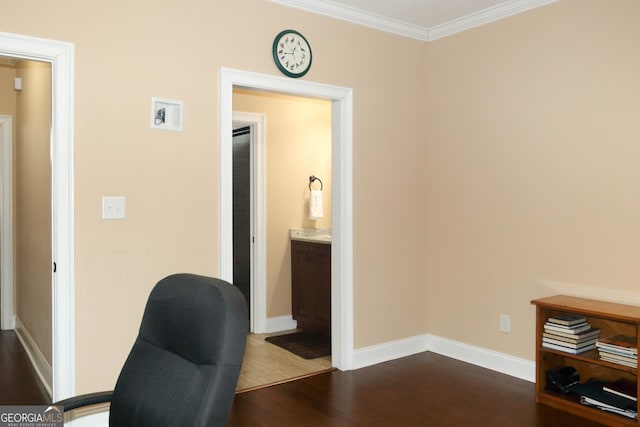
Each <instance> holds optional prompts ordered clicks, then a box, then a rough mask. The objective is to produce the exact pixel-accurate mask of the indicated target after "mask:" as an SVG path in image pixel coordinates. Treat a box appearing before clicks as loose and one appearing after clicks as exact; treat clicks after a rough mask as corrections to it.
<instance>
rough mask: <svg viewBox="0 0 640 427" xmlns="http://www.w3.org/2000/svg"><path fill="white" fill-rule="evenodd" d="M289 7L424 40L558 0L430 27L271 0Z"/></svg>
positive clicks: (323, 2) (505, 6)
mask: <svg viewBox="0 0 640 427" xmlns="http://www.w3.org/2000/svg"><path fill="white" fill-rule="evenodd" d="M267 1H270V2H272V3H277V4H280V5H283V6H287V7H293V8H297V9H303V10H306V11H308V12H313V13H317V14H320V15H324V16H329V17H331V18H336V19H340V20H342V21H347V22H351V23H354V24H358V25H363V26H365V27H370V28H374V29H377V30H380V31H386V32H388V33H393V34H398V35H401V36H404V37H410V38H414V39H418V40H422V41H433V40H437V39H439V38H443V37H446V36H450V35H453V34H456V33H459V32H462V31H465V30H469V29H471V28H475V27H479V26H481V25H486V24H489V23H491V22H494V21H498V20H500V19H503V18H506V17H509V16H512V15H516V14H518V13H522V12H526V11H528V10H531V9H535V8H537V7H540V6H544V5H546V4H549V3H554V2H556V1H558V0H510V1H506V2H504V3H501V4H499V5H497V6H493V7H490V8H488V9H484V10H481V11H478V12H475V13H471V14H469V15H466V16H462V17H460V18H457V19H454V20H452V21H449V22H444V23H442V24H439V25H435V26H433V27H430V28H427V27H422V26H420V25H414V24H409V23H406V22H402V21H398V20H395V19H390V18H385V17H384V16H380V15H376V14H373V13H370V12H366V11H363V10H360V9H355V8H351V7H347V6H344V5H341V4H338V3H336V2H333V1H330V0H267Z"/></svg>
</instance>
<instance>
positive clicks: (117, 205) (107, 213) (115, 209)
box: [102, 197, 125, 219]
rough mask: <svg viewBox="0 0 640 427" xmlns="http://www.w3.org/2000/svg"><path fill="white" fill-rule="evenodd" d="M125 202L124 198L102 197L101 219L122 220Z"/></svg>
mask: <svg viewBox="0 0 640 427" xmlns="http://www.w3.org/2000/svg"><path fill="white" fill-rule="evenodd" d="M124 218H125V200H124V197H103V198H102V219H124Z"/></svg>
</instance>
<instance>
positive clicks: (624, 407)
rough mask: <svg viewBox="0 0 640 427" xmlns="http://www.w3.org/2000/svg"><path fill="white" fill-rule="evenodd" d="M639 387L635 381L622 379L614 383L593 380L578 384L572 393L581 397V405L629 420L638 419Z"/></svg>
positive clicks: (573, 387)
mask: <svg viewBox="0 0 640 427" xmlns="http://www.w3.org/2000/svg"><path fill="white" fill-rule="evenodd" d="M637 389H638V385H637V383H636V382H635V381H631V380H628V379H626V378H620V379H619V380H616V381H613V382H605V381H600V380H597V379H591V380H589V381H587V382H586V383H583V384H576V385H574V386H572V387H571V391H572V392H573V393H576V394H578V395H580V403H582V404H583V405H587V406H591V407H594V408H597V409H601V410H603V411H607V412H613V413H615V414H618V415H623V416H625V417H628V418H633V419H637V418H638V394H637Z"/></svg>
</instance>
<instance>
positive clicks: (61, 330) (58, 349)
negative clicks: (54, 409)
mask: <svg viewBox="0 0 640 427" xmlns="http://www.w3.org/2000/svg"><path fill="white" fill-rule="evenodd" d="M74 51H75V48H74V45H73V44H72V43H66V42H60V41H55V40H46V39H40V38H35V37H27V36H22V35H18V34H10V33H2V32H0V56H10V57H13V58H21V59H28V60H33V61H44V62H49V63H50V64H51V78H52V82H51V83H52V85H51V88H52V94H51V95H52V97H51V98H52V105H51V145H50V149H51V228H52V231H51V232H52V235H51V238H52V248H51V249H52V255H53V261H54V262H55V265H56V272H55V274H54V273H53V270H52V274H51V284H52V290H51V296H52V305H53V306H52V329H53V330H52V334H53V337H52V346H53V349H52V353H53V354H52V359H53V360H52V371H53V378H52V381H53V384H52V392H53V396H52V398H53V401H57V400H60V399H64V398H66V397H70V396H72V395H73V394H74V392H75V342H74V339H75V328H74V312H75V310H74V246H73V245H74V230H73V224H74V217H73V127H74V117H73V114H74V103H73V99H74Z"/></svg>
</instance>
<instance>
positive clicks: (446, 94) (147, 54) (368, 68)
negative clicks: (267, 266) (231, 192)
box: [0, 0, 640, 392]
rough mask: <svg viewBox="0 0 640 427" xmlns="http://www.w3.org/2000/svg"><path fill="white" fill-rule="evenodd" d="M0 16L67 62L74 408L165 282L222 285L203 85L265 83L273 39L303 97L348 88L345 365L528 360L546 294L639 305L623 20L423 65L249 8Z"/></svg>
mask: <svg viewBox="0 0 640 427" xmlns="http://www.w3.org/2000/svg"><path fill="white" fill-rule="evenodd" d="M3 7H4V9H3V12H5V13H3V14H2V16H0V27H1V28H2V29H3V31H6V32H12V33H19V34H26V35H31V36H37V37H45V38H50V39H56V40H63V41H67V42H72V43H74V44H75V80H76V86H75V89H76V93H75V109H76V114H75V153H74V154H75V222H76V223H75V235H76V242H75V250H76V257H75V268H76V271H75V277H76V283H75V286H76V295H75V296H76V300H75V303H76V313H75V319H76V382H77V391H78V392H84V391H89V390H96V389H98V390H99V389H103V388H108V387H112V386H113V384H114V382H115V378H116V376H117V373H118V371H119V369H120V367H121V365H122V363H123V361H124V359H125V357H126V354H127V352H128V350H129V348H130V346H131V343H132V342H133V339H134V337H135V335H136V333H137V328H138V324H139V320H140V316H141V314H142V310H143V307H144V303H145V300H146V297H147V295H148V292H149V290H150V289H151V287H152V286H153V284H154V283H155V282H156V281H157V280H158V279H159V278H161V277H162V276H164V275H166V274H168V273H171V272H176V271H191V272H195V273H204V274H213V275H215V274H216V273H217V271H218V265H217V259H218V236H217V221H218V216H217V212H218V206H217V200H218V194H217V185H218V167H217V165H218V141H217V139H218V123H217V119H218V115H219V111H218V70H219V69H220V67H229V68H237V69H242V70H250V71H255V72H258V73H266V74H272V75H278V71H277V69H276V68H275V66H274V64H273V61H272V59H271V43H272V40H273V37H274V36H275V35H276V34H277V33H278V32H279V31H281V30H282V29H285V28H291V27H295V28H296V29H298V30H300V31H302V32H303V33H304V34H305V36H306V37H307V39H308V40H309V41H310V43H311V45H312V48H313V52H314V55H315V56H314V61H313V67H312V69H311V71H310V72H309V73H308V74H307V75H306V76H304V79H305V80H309V81H317V82H321V83H328V84H334V85H340V86H346V87H351V88H353V93H354V128H353V131H354V132H353V134H354V146H353V159H354V160H353V211H354V218H353V223H354V254H353V255H354V266H353V267H354V270H353V271H354V316H355V318H354V328H355V331H354V332H355V336H354V343H355V346H356V348H362V347H365V346H369V345H374V344H380V343H384V342H388V341H393V340H398V339H402V338H406V337H411V336H416V335H420V334H424V333H434V334H437V335H442V336H445V337H447V338H451V339H454V340H460V341H463V342H467V343H470V344H475V345H479V346H481V347H485V348H488V349H491V350H496V351H503V352H506V353H508V354H512V355H515V356H522V357H526V358H529V359H532V357H533V320H532V319H533V310H532V308H531V307H530V306H529V300H530V299H531V298H533V297H538V296H543V295H546V294H551V293H555V292H556V290H555V289H554V288H553V286H552V285H550V283H565V284H573V285H575V287H574V288H573V289H574V290H575V291H576V292H578V293H579V292H582V291H584V289H585V288H584V287H583V286H590V287H591V288H592V289H593V288H595V289H596V290H600V291H602V293H607V292H608V291H609V290H611V289H613V290H619V291H629V293H630V294H632V295H636V293H635V292H634V291H633V289H634V286H637V283H638V270H637V268H635V266H634V265H632V263H633V261H634V259H633V257H634V254H637V253H638V247H637V242H638V241H640V239H638V237H639V236H638V234H639V230H638V221H637V218H638V216H639V215H638V213H639V212H638V208H639V206H638V203H639V201H640V197H638V193H637V192H638V190H637V189H638V188H639V187H638V185H637V182H638V178H639V177H638V173H639V172H638V170H639V169H638V168H637V161H636V160H637V158H638V154H639V153H638V151H637V150H638V144H637V140H638V138H637V137H638V135H637V128H634V127H633V125H632V124H631V123H635V121H637V117H638V115H639V114H638V113H639V111H638V105H639V104H638V103H637V99H638V95H639V90H638V84H639V80H638V79H637V76H638V75H639V74H638V71H639V70H638V63H637V61H638V56H637V55H635V53H636V52H637V50H638V40H639V39H640V38H639V37H638V36H639V34H638V29H637V28H638V27H637V25H635V22H637V21H638V17H640V11H639V10H638V7H639V3H638V2H637V1H635V0H615V1H611V2H609V1H608V2H603V1H600V0H582V1H579V2H578V1H566V2H559V3H555V4H551V5H548V6H545V7H542V8H540V9H537V10H534V11H531V12H527V13H525V14H523V15H518V16H514V17H511V18H508V19H505V20H502V21H499V22H496V23H493V24H491V25H488V26H485V27H481V28H478V29H474V30H470V31H468V32H464V33H461V34H458V35H455V36H452V37H448V38H445V39H441V40H438V41H435V42H432V43H429V44H425V43H423V42H419V41H416V40H412V39H407V38H402V37H399V36H395V35H391V34H386V33H383V32H379V31H375V30H372V29H368V28H364V27H359V26H355V25H352V24H349V23H345V22H339V21H336V20H333V19H329V18H325V17H321V16H318V15H315V14H310V13H305V12H302V11H299V10H295V9H289V8H284V7H281V6H278V5H275V4H272V3H270V2H265V1H262V0H237V1H234V2H221V1H216V2H211V1H206V2H205V1H202V0H187V1H184V2H181V3H180V7H176V4H175V3H170V2H162V1H161V2H158V1H153V2H152V1H149V0H140V1H136V2H131V1H128V0H114V1H111V2H102V3H96V2H86V1H84V0H61V1H57V2H40V3H39V4H38V14H37V15H36V14H34V13H33V7H32V5H31V4H30V3H29V2H23V1H19V0H9V1H5V2H4V4H3ZM248 11H251V13H247V12H248ZM163 31H164V32H163ZM163 35H164V36H163ZM346 41H348V43H347V42H346ZM345 46H347V47H348V48H345ZM152 96H160V97H167V98H176V99H181V100H183V101H184V103H185V119H184V126H185V127H184V132H179V133H176V132H161V131H154V130H151V129H149V102H150V98H151V97H152ZM103 195H124V196H126V198H127V219H126V220H124V221H109V222H107V221H102V220H101V219H100V199H101V197H102V196H103ZM503 312H506V314H511V315H512V317H513V332H512V333H511V334H510V335H506V334H499V333H498V332H497V330H498V314H499V313H503Z"/></svg>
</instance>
